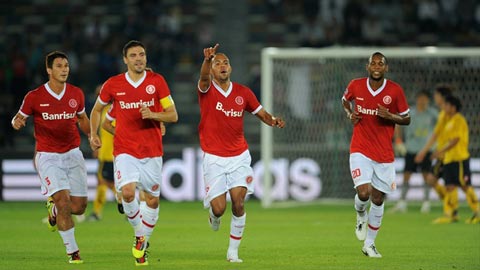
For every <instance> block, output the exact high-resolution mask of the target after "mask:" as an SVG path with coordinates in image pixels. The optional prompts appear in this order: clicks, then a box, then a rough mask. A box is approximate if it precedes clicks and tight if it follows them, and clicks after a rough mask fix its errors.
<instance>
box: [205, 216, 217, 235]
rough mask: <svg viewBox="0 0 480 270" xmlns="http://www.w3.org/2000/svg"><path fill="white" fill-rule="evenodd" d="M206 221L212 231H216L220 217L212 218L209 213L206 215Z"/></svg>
mask: <svg viewBox="0 0 480 270" xmlns="http://www.w3.org/2000/svg"><path fill="white" fill-rule="evenodd" d="M208 223H209V224H210V228H212V230H213V231H215V232H216V231H218V229H219V228H220V218H212V217H211V216H210V215H209V216H208Z"/></svg>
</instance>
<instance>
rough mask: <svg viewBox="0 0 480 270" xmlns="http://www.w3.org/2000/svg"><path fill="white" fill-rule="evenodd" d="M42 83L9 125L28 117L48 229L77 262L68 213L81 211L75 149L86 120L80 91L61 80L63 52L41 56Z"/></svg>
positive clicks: (80, 170)
mask: <svg viewBox="0 0 480 270" xmlns="http://www.w3.org/2000/svg"><path fill="white" fill-rule="evenodd" d="M45 62H46V68H47V73H48V78H49V80H48V82H46V83H45V84H43V85H41V86H39V87H38V88H37V89H35V90H32V91H30V92H28V93H27V95H25V98H24V99H23V103H22V105H21V107H20V110H19V111H18V113H17V114H16V115H15V116H14V118H13V119H12V126H13V128H14V129H16V130H19V129H21V128H23V127H25V125H26V121H27V118H28V117H30V116H33V124H34V130H35V132H34V136H35V141H36V147H35V158H34V161H35V167H36V169H37V172H38V175H39V176H40V182H41V185H42V194H44V195H45V196H47V197H48V198H49V199H48V201H47V209H48V222H47V225H48V226H49V228H50V230H51V231H55V230H56V229H57V228H58V232H59V233H60V236H61V237H62V239H63V243H64V245H65V247H66V250H67V254H68V256H69V257H70V260H69V262H70V263H83V261H82V259H81V258H80V252H79V248H78V245H77V242H76V240H75V227H74V222H73V220H72V214H75V215H81V214H83V213H84V212H85V208H86V207H87V170H86V167H85V160H84V159H83V155H82V153H81V151H80V149H79V146H80V134H79V133H78V128H77V124H78V126H79V127H80V129H81V130H82V132H83V133H85V134H86V135H89V134H90V123H89V120H88V116H87V114H86V113H85V97H84V94H83V92H82V90H81V89H80V88H78V87H76V86H73V85H71V84H69V83H67V78H68V74H69V72H70V67H69V65H68V58H67V55H66V54H64V53H63V52H59V51H54V52H51V53H49V54H48V55H47V56H46V61H45Z"/></svg>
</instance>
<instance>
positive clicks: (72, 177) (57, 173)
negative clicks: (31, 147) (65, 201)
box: [35, 148, 87, 197]
mask: <svg viewBox="0 0 480 270" xmlns="http://www.w3.org/2000/svg"><path fill="white" fill-rule="evenodd" d="M35 167H36V168H37V171H38V175H39V176H40V183H41V185H42V194H43V195H45V196H52V195H53V194H54V193H56V192H57V191H60V190H65V189H67V190H69V191H70V196H76V197H87V168H86V166H85V160H84V159H83V155H82V152H81V151H80V149H79V148H74V149H72V150H70V151H68V152H65V153H50V152H37V154H36V155H35Z"/></svg>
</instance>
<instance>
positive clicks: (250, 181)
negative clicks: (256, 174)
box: [246, 175, 253, 184]
mask: <svg viewBox="0 0 480 270" xmlns="http://www.w3.org/2000/svg"><path fill="white" fill-rule="evenodd" d="M246 181H247V184H250V183H252V181H253V177H252V176H251V175H249V176H247V179H246Z"/></svg>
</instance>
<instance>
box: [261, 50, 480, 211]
mask: <svg viewBox="0 0 480 270" xmlns="http://www.w3.org/2000/svg"><path fill="white" fill-rule="evenodd" d="M375 51H380V52H382V53H383V54H384V55H385V56H386V57H387V59H388V64H389V72H388V73H387V74H386V77H387V78H388V79H391V80H393V81H396V82H398V83H399V84H400V85H401V86H402V87H403V88H404V90H405V94H406V96H407V99H408V101H409V105H410V107H412V106H414V104H415V99H414V97H415V94H416V93H417V92H418V91H420V90H428V91H430V92H431V93H433V89H434V87H435V85H437V84H439V83H448V84H451V85H453V86H454V87H456V89H457V91H456V92H454V94H455V95H456V96H458V97H459V98H460V99H461V100H462V102H463V105H464V106H463V108H464V109H463V111H462V113H463V114H464V115H465V117H466V118H467V121H468V122H469V124H470V153H471V157H472V158H475V157H476V158H478V157H480V128H479V126H480V123H479V120H480V118H479V117H480V107H479V102H480V89H479V88H480V87H479V83H480V48H436V47H425V48H354V47H351V48H325V49H307V48H298V49H280V48H264V49H263V51H262V95H261V101H262V104H263V105H264V106H265V108H266V109H267V110H268V111H270V112H273V113H274V114H275V115H279V116H282V117H283V118H284V119H285V120H286V121H287V126H286V128H284V129H276V128H270V127H268V126H266V125H262V128H261V159H262V164H263V179H262V181H263V182H262V188H260V190H258V189H257V191H256V193H257V195H259V196H260V197H261V200H262V204H263V205H264V206H266V207H268V206H270V205H271V204H272V202H275V201H284V200H293V201H312V200H317V199H321V198H352V196H353V195H354V190H353V183H352V180H351V177H350V173H349V163H348V158H349V145H350V138H351V133H352V126H351V124H350V122H349V121H348V119H347V118H346V116H345V113H344V111H343V109H342V105H341V97H342V95H343V92H344V90H345V88H346V86H347V84H348V83H349V82H350V80H352V79H354V78H358V77H366V76H367V72H366V69H365V67H366V66H365V65H366V63H367V61H368V57H369V56H370V55H371V54H372V53H373V52H375ZM431 104H432V105H433V102H431ZM475 162H476V161H475ZM474 165H475V164H474ZM477 165H478V164H477ZM396 167H397V169H398V170H397V171H398V172H399V173H397V182H398V179H399V177H400V179H401V169H402V168H403V165H402V164H401V159H397V160H396ZM473 167H474V168H475V167H476V166H473ZM285 168H287V169H285ZM265 172H270V173H265ZM478 173H480V172H475V171H474V177H476V178H480V175H479V174H478ZM400 182H401V181H400ZM419 185H423V182H420V183H419ZM285 187H286V188H285ZM477 191H478V190H477Z"/></svg>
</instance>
